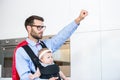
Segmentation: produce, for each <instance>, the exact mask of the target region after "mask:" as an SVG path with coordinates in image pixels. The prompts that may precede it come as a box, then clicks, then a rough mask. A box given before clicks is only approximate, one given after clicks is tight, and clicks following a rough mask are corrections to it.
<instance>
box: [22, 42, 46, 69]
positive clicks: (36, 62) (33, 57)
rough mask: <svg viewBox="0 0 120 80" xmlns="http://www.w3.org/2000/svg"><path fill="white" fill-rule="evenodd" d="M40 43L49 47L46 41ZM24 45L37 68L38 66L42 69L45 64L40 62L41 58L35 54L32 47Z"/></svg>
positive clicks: (44, 46)
mask: <svg viewBox="0 0 120 80" xmlns="http://www.w3.org/2000/svg"><path fill="white" fill-rule="evenodd" d="M40 45H41V46H42V48H47V46H46V45H45V43H44V42H43V41H41V43H40ZM22 47H23V48H24V50H25V51H26V52H27V54H28V55H29V57H30V58H31V60H32V62H33V63H34V65H35V69H36V70H37V67H39V69H42V68H43V66H42V65H41V64H40V63H39V59H38V57H37V56H36V55H35V54H34V52H33V51H32V49H31V48H30V47H29V46H28V45H25V46H22Z"/></svg>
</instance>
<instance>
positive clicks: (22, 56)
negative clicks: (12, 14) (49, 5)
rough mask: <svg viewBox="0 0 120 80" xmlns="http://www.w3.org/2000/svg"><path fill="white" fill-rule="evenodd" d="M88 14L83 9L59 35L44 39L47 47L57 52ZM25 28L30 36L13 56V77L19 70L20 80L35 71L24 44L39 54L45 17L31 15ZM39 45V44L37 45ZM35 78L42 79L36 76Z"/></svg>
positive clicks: (27, 77) (27, 78)
mask: <svg viewBox="0 0 120 80" xmlns="http://www.w3.org/2000/svg"><path fill="white" fill-rule="evenodd" d="M87 15H88V12H87V11H86V10H82V11H81V12H80V15H79V16H78V17H77V18H76V19H75V20H74V21H73V22H72V23H70V24H68V25H67V26H65V27H64V28H63V29H62V30H61V31H60V32H59V33H58V34H57V35H55V36H53V37H52V38H51V39H47V40H43V42H44V43H45V45H46V46H47V48H49V49H51V50H52V52H55V51H56V50H57V49H58V48H60V47H61V45H62V44H63V43H64V42H65V41H66V40H67V39H68V38H69V37H70V36H71V35H72V33H73V32H74V31H75V30H76V29H77V27H78V26H79V24H80V22H81V21H82V20H83V19H84V18H85V17H86V16H87ZM25 28H26V30H27V32H28V38H26V40H25V41H23V42H21V43H20V44H19V45H18V46H17V48H16V49H15V52H14V56H13V67H12V78H13V80H15V78H14V77H15V75H14V74H16V73H15V71H17V73H18V75H19V77H20V80H29V74H31V71H32V72H35V71H36V69H35V66H34V64H33V62H32V60H31V59H30V57H29V56H28V54H27V53H26V51H25V50H24V49H23V48H22V46H23V45H26V44H27V45H28V46H29V47H30V48H31V49H32V50H33V52H34V53H35V55H36V56H37V54H38V51H39V50H40V49H41V48H42V46H41V45H37V44H38V43H41V40H40V39H42V35H43V32H44V30H45V28H46V27H45V26H44V19H43V18H42V17H39V16H35V15H33V16H30V17H29V18H27V19H26V21H25ZM36 45H37V46H36ZM14 66H15V67H14ZM34 80H40V79H39V78H36V79H34ZM50 80H55V78H54V77H53V78H51V79H50Z"/></svg>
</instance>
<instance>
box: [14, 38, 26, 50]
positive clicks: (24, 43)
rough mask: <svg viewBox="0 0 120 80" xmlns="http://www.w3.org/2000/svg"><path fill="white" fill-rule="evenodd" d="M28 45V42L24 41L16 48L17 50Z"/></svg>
mask: <svg viewBox="0 0 120 80" xmlns="http://www.w3.org/2000/svg"><path fill="white" fill-rule="evenodd" d="M27 44H28V42H27V41H26V40H23V41H21V42H20V43H19V44H18V45H17V46H16V48H19V47H22V46H25V45H27Z"/></svg>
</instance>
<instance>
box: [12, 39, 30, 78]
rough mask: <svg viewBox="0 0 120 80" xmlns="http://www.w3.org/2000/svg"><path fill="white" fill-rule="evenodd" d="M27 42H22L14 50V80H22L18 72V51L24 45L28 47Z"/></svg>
mask: <svg viewBox="0 0 120 80" xmlns="http://www.w3.org/2000/svg"><path fill="white" fill-rule="evenodd" d="M27 44H28V43H27V41H25V40H24V41H22V42H21V43H19V44H18V45H17V47H16V48H15V50H14V53H13V61H12V80H20V77H19V75H18V72H17V70H16V61H15V60H16V50H17V49H18V48H19V47H22V46H24V45H27Z"/></svg>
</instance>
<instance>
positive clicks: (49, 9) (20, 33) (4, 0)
mask: <svg viewBox="0 0 120 80" xmlns="http://www.w3.org/2000/svg"><path fill="white" fill-rule="evenodd" d="M69 3H70V2H69V0H52V1H51V0H0V26H1V27H0V32H1V34H0V39H6V38H16V37H26V36H27V33H26V30H25V28H24V21H25V19H26V18H27V17H28V16H31V15H39V16H42V17H44V19H45V25H46V26H47V29H46V31H45V33H44V35H47V34H49V35H50V34H56V33H57V32H58V31H59V30H60V29H62V28H63V27H64V26H65V25H67V24H68V22H70V21H72V20H73V19H69V18H70V17H71V16H70V15H69V9H70V7H69V6H70V4H69Z"/></svg>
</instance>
